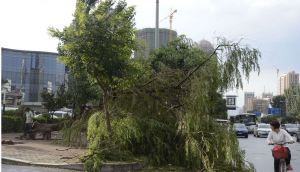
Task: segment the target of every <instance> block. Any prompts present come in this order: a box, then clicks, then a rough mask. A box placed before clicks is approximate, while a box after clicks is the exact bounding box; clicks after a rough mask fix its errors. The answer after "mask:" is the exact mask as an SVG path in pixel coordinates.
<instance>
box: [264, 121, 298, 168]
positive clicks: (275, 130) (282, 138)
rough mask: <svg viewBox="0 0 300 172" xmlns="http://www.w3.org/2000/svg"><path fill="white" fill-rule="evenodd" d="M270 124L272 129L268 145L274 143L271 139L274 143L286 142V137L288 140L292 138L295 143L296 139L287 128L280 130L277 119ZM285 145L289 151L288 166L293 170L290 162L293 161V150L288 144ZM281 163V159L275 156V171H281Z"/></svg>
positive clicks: (291, 140) (286, 160)
mask: <svg viewBox="0 0 300 172" xmlns="http://www.w3.org/2000/svg"><path fill="white" fill-rule="evenodd" d="M270 125H271V129H272V131H271V132H270V133H269V135H268V138H267V142H268V145H272V142H271V140H272V141H273V143H285V142H286V139H288V140H290V143H291V144H292V143H294V140H293V138H292V137H291V136H290V135H289V133H287V132H286V131H285V130H280V129H279V127H280V123H279V122H278V121H277V120H273V121H271V122H270ZM283 146H284V147H285V148H286V149H287V152H288V158H286V159H285V162H286V167H287V168H288V169H289V170H293V167H292V166H291V164H290V162H291V151H290V149H289V148H288V147H287V144H284V145H283ZM279 163H280V159H276V158H274V169H275V172H279Z"/></svg>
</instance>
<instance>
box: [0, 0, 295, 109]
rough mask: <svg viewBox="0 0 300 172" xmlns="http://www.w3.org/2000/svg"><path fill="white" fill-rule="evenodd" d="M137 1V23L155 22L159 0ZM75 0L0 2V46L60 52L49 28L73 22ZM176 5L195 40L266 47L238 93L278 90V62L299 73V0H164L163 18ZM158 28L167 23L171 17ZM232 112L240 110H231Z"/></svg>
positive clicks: (178, 22)
mask: <svg viewBox="0 0 300 172" xmlns="http://www.w3.org/2000/svg"><path fill="white" fill-rule="evenodd" d="M127 2H128V5H129V6H131V5H135V6H136V27H137V28H138V29H142V28H146V27H155V7H156V0H127ZM75 5H76V0H26V1H25V0H14V1H1V2H0V23H1V27H0V34H1V35H0V46H1V47H5V48H12V49H21V50H35V51H48V52H57V50H56V48H57V44H58V40H57V39H56V38H52V37H50V36H49V35H48V34H47V28H48V27H50V26H51V27H54V28H58V29H60V30H61V29H62V28H63V27H64V26H69V24H70V23H71V21H72V19H73V16H72V14H73V13H74V11H75ZM171 8H172V9H173V10H175V9H176V10H177V13H175V14H174V17H173V25H172V28H173V29H174V30H175V31H177V33H178V34H179V35H181V34H184V35H186V36H187V37H188V38H191V39H193V40H194V41H200V40H202V39H206V40H208V41H210V42H211V43H214V42H215V41H214V39H213V38H214V37H215V36H218V35H222V36H224V37H226V38H228V39H235V40H239V39H240V38H243V43H245V44H246V43H247V44H250V45H251V46H252V47H254V48H258V49H259V50H260V51H261V52H262V59H260V60H259V64H260V67H261V73H260V75H259V76H258V75H257V73H252V74H251V76H250V80H249V83H248V82H247V81H244V89H243V90H238V91H236V90H234V91H231V92H229V93H228V94H238V95H239V97H238V102H237V104H238V106H239V107H242V106H243V104H244V102H243V100H244V96H243V92H244V91H254V92H255V96H259V95H261V94H262V92H263V91H264V88H265V90H266V92H273V94H274V95H276V75H277V74H276V69H275V67H276V68H278V69H279V74H284V73H287V72H290V71H296V73H300V10H299V9H300V0H226V1H225V0H160V7H159V19H163V18H164V17H166V16H167V15H169V13H170V9H171ZM160 28H169V22H168V20H165V21H163V22H161V23H160ZM274 66H275V67H274ZM229 113H230V114H234V113H236V112H235V111H229Z"/></svg>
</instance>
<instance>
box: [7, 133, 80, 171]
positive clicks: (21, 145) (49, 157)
mask: <svg viewBox="0 0 300 172" xmlns="http://www.w3.org/2000/svg"><path fill="white" fill-rule="evenodd" d="M56 134H57V132H52V136H51V138H55V136H56ZM21 135H22V133H10V134H2V138H1V140H11V141H13V142H14V143H15V144H13V145H8V144H2V147H1V151H2V152H1V159H2V163H13V162H15V163H19V164H28V165H39V166H48V167H56V168H67V169H75V170H76V169H77V170H81V171H82V170H83V164H81V163H79V160H80V158H81V157H82V153H83V152H85V151H86V149H68V148H69V147H64V146H60V145H55V144H51V142H52V140H39V138H42V136H39V134H37V136H36V139H37V140H20V139H17V138H16V137H20V136H21ZM66 149H67V150H66ZM78 163H79V164H78Z"/></svg>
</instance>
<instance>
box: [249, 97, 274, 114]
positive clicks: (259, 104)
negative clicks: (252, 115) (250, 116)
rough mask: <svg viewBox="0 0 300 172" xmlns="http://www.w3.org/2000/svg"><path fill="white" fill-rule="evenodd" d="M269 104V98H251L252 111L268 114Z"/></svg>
mask: <svg viewBox="0 0 300 172" xmlns="http://www.w3.org/2000/svg"><path fill="white" fill-rule="evenodd" d="M269 105H270V98H263V99H258V98H253V111H254V112H260V113H262V114H268V108H269Z"/></svg>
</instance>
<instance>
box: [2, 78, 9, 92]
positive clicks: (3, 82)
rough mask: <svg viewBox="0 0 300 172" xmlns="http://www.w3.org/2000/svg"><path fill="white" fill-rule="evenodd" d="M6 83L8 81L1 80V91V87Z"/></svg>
mask: <svg viewBox="0 0 300 172" xmlns="http://www.w3.org/2000/svg"><path fill="white" fill-rule="evenodd" d="M6 83H8V80H4V79H3V78H2V79H1V90H3V85H4V84H6Z"/></svg>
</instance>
